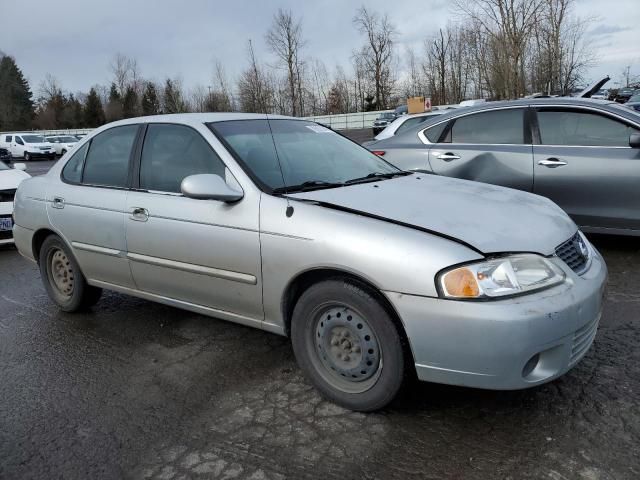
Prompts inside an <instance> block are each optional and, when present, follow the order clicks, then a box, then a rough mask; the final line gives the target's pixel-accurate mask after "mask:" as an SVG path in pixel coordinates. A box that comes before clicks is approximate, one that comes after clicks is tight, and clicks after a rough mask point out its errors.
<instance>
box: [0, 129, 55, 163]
mask: <svg viewBox="0 0 640 480" xmlns="http://www.w3.org/2000/svg"><path fill="white" fill-rule="evenodd" d="M2 144H3V145H4V146H5V148H6V149H7V150H9V153H11V156H12V157H13V158H23V159H24V160H25V161H27V162H28V161H29V160H33V159H34V158H42V157H46V158H49V159H54V158H55V157H56V151H55V149H54V148H53V145H51V143H49V142H48V141H47V139H46V138H44V137H43V136H42V135H37V134H34V133H4V134H2Z"/></svg>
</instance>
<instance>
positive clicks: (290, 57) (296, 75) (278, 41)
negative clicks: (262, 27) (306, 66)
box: [265, 9, 304, 116]
mask: <svg viewBox="0 0 640 480" xmlns="http://www.w3.org/2000/svg"><path fill="white" fill-rule="evenodd" d="M265 38H266V41H267V45H268V46H269V48H270V49H271V51H272V52H273V53H274V54H275V56H276V57H277V58H278V62H279V65H280V66H281V67H282V68H284V69H286V72H287V83H288V96H289V102H290V104H291V114H292V115H293V116H296V115H298V114H301V112H302V110H303V95H302V75H301V73H302V72H301V70H302V67H303V62H302V60H301V59H300V49H301V48H302V46H303V45H304V40H303V39H302V23H301V22H300V20H296V19H294V18H293V15H292V14H291V11H290V10H282V9H279V10H278V13H277V14H276V15H275V16H274V17H273V23H272V24H271V28H270V29H269V31H268V32H267V34H266V37H265Z"/></svg>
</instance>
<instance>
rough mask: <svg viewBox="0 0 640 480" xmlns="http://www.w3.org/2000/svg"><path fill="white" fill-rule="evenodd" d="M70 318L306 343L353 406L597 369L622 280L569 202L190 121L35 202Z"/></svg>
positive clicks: (74, 168) (21, 204) (68, 168)
mask: <svg viewBox="0 0 640 480" xmlns="http://www.w3.org/2000/svg"><path fill="white" fill-rule="evenodd" d="M15 222H16V223H15V227H14V235H15V242H16V245H17V247H18V249H19V251H20V253H21V254H22V255H24V256H25V257H27V258H29V259H31V260H33V261H35V262H37V263H38V265H39V267H40V271H41V274H42V279H43V282H44V285H45V287H46V290H47V292H48V294H49V295H50V297H51V298H52V300H53V301H54V302H55V303H57V304H58V305H59V306H60V308H61V309H62V310H64V311H76V310H79V309H82V308H86V307H89V306H90V305H92V304H94V303H96V302H97V301H98V299H99V297H100V293H101V289H103V288H106V289H110V290H115V291H118V292H122V293H126V294H131V295H135V296H138V297H142V298H146V299H149V300H153V301H157V302H161V303H165V304H168V305H173V306H176V307H180V308H184V309H187V310H191V311H194V312H199V313H202V314H205V315H210V316H213V317H217V318H221V319H225V320H229V321H232V322H237V323H241V324H244V325H249V326H252V327H257V328H261V329H263V330H267V331H269V332H273V333H277V334H280V335H288V336H290V337H291V340H292V344H293V350H294V352H295V355H296V358H297V360H298V362H299V364H300V366H301V368H302V370H303V371H304V373H305V374H306V375H307V376H308V378H309V379H310V380H311V381H312V382H313V383H314V384H315V386H316V387H317V388H318V389H319V390H320V391H321V392H322V393H323V394H324V395H325V396H326V397H328V398H329V399H331V400H333V401H334V402H336V403H338V404H340V405H343V406H345V407H347V408H351V409H356V410H363V411H367V410H374V409H377V408H381V407H383V406H384V405H386V404H387V403H388V402H389V401H391V400H392V399H393V398H394V396H395V395H396V393H397V392H398V390H399V389H400V387H401V385H402V384H403V380H404V378H405V377H406V376H408V374H411V373H412V372H415V373H416V374H417V376H418V378H420V379H421V380H425V381H433V382H441V383H448V384H455V385H466V386H472V387H480V388H490V389H520V388H526V387H531V386H534V385H539V384H541V383H543V382H547V381H550V380H552V379H554V378H556V377H558V376H560V375H562V374H563V373H565V372H566V371H567V370H569V369H570V368H571V367H573V366H574V365H576V363H577V362H578V361H579V360H580V359H581V358H582V357H583V356H584V355H585V353H586V352H587V350H588V349H589V347H590V345H591V343H592V341H593V339H594V337H595V335H596V330H597V327H598V321H599V319H600V312H601V307H602V294H603V288H604V285H605V280H606V276H607V270H606V267H605V264H604V262H603V260H602V257H601V256H600V255H599V254H598V252H597V251H596V250H595V248H593V246H592V245H591V244H590V243H589V242H588V241H587V240H586V239H585V237H584V236H583V235H582V234H581V233H580V232H579V231H578V229H577V227H576V225H575V224H574V223H573V222H572V221H571V220H570V219H569V217H568V216H567V215H566V214H565V213H564V212H563V211H562V210H561V209H560V208H558V207H557V206H556V205H554V204H553V203H552V202H550V201H549V200H547V199H545V198H543V197H539V196H536V195H531V194H528V193H523V192H519V191H516V190H512V189H505V188H501V187H495V186H490V185H484V184H481V183H476V182H469V181H464V180H456V179H449V178H442V177H437V176H433V175H423V174H415V173H414V174H411V173H408V172H404V171H401V170H398V169H397V168H396V167H394V166H392V165H390V164H389V163H387V162H386V161H384V160H383V159H381V158H379V157H377V156H375V155H373V154H371V153H370V152H368V151H367V150H366V149H364V148H362V147H360V146H358V145H356V144H355V143H353V142H351V141H350V140H347V139H346V138H344V137H342V136H340V135H338V134H336V133H335V132H333V131H331V130H329V129H327V128H325V127H322V126H320V125H318V124H315V123H312V122H308V121H304V120H299V119H292V118H287V117H275V116H266V115H249V114H185V115H167V116H157V117H148V118H136V119H129V120H124V121H120V122H116V123H113V124H109V125H106V126H104V127H102V128H100V129H97V130H96V131H94V132H92V133H91V134H90V135H89V136H88V137H87V138H85V139H83V140H82V141H81V142H79V144H78V146H77V147H76V148H74V152H73V154H71V155H69V154H68V155H67V156H65V157H63V159H62V160H61V161H59V162H58V163H57V164H56V165H55V166H54V167H53V168H52V169H51V170H50V171H49V173H48V174H46V175H43V176H40V177H36V178H33V179H29V180H26V181H24V182H23V183H22V184H21V185H20V187H19V189H18V192H17V195H16V205H15Z"/></svg>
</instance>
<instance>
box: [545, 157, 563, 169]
mask: <svg viewBox="0 0 640 480" xmlns="http://www.w3.org/2000/svg"><path fill="white" fill-rule="evenodd" d="M538 165H542V166H543V167H547V168H557V167H562V166H564V165H567V162H564V161H562V160H558V159H557V158H547V159H546V160H540V161H539V162H538Z"/></svg>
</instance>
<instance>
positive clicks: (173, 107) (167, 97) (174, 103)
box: [164, 78, 187, 113]
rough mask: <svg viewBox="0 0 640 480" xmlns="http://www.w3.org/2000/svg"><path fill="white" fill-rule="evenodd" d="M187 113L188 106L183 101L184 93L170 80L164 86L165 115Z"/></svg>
mask: <svg viewBox="0 0 640 480" xmlns="http://www.w3.org/2000/svg"><path fill="white" fill-rule="evenodd" d="M186 111H187V106H186V105H185V103H184V100H183V99H182V91H181V89H180V86H179V85H176V84H175V82H173V81H172V80H171V79H170V78H167V82H166V83H165V86H164V113H182V112H186Z"/></svg>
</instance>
